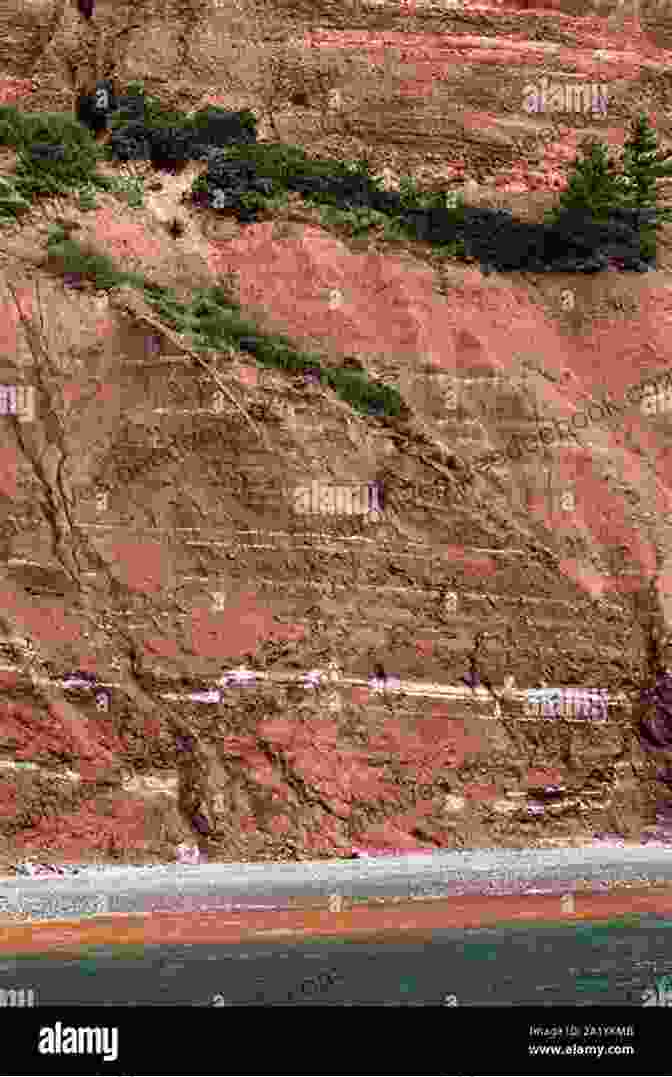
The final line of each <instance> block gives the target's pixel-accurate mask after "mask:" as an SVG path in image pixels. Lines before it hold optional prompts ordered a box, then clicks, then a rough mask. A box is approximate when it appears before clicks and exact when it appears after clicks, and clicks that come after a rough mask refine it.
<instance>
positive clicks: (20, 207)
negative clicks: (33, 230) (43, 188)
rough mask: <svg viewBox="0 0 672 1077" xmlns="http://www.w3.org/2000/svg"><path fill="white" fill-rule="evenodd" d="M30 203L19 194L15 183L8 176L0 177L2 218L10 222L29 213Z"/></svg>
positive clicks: (0, 214)
mask: <svg viewBox="0 0 672 1077" xmlns="http://www.w3.org/2000/svg"><path fill="white" fill-rule="evenodd" d="M29 209H30V202H29V201H28V200H27V199H26V198H24V197H23V195H21V194H19V192H18V191H17V189H16V186H15V184H14V182H13V181H12V180H11V179H8V178H7V177H6V176H0V218H3V219H4V220H9V219H12V218H16V217H19V216H21V214H23V213H27V212H28V210H29Z"/></svg>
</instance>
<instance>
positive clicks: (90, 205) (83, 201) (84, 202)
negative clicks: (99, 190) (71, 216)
mask: <svg viewBox="0 0 672 1077" xmlns="http://www.w3.org/2000/svg"><path fill="white" fill-rule="evenodd" d="M79 208H80V209H81V210H82V211H83V212H84V213H88V212H89V211H90V210H93V209H98V203H97V202H96V189H95V187H94V186H93V184H88V185H87V186H85V187H81V188H80V191H79Z"/></svg>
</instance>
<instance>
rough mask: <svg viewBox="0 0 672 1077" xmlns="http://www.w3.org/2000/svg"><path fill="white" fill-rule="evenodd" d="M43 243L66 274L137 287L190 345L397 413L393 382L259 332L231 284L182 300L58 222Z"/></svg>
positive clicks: (362, 407) (365, 407)
mask: <svg viewBox="0 0 672 1077" xmlns="http://www.w3.org/2000/svg"><path fill="white" fill-rule="evenodd" d="M47 249H48V252H49V255H50V258H51V262H52V266H54V267H57V268H58V270H59V272H61V273H63V274H64V275H65V274H71V275H77V276H78V277H80V278H81V279H88V280H91V281H92V282H94V283H95V285H96V287H97V288H98V289H101V290H104V289H109V288H115V287H118V286H119V285H121V284H131V285H132V286H133V287H136V288H138V290H140V291H141V292H142V293H143V295H144V297H145V299H146V301H147V303H148V304H149V305H150V306H151V307H152V309H153V311H154V312H155V313H156V314H157V315H158V316H159V317H160V318H161V320H162V321H164V322H165V323H166V325H168V326H169V327H170V328H171V329H173V330H174V331H175V332H176V333H180V334H185V335H188V336H189V337H190V338H191V341H192V346H193V348H194V350H211V349H212V350H215V351H218V350H224V349H225V348H227V347H235V348H240V349H241V350H243V351H247V352H249V353H251V354H252V355H254V358H255V359H256V361H257V362H258V363H260V364H261V365H262V366H269V367H275V368H276V369H280V370H284V371H285V372H286V373H288V374H296V373H302V372H304V371H308V370H312V371H316V372H319V374H320V377H321V381H322V383H323V384H325V385H328V386H329V387H330V388H331V389H332V390H333V391H334V392H335V393H336V394H337V395H338V396H339V397H340V398H341V399H342V400H344V401H346V402H347V403H349V404H350V405H351V407H353V408H354V409H355V410H356V411H359V412H360V413H361V414H364V415H371V414H376V415H399V414H401V411H402V408H403V400H402V398H401V396H400V395H399V393H398V391H397V390H396V389H395V388H393V387H392V386H388V385H383V384H381V383H379V382H372V381H370V380H369V379H368V377H367V375H366V374H365V373H363V372H360V371H354V370H351V369H349V368H342V369H339V368H336V369H335V368H333V367H323V366H322V365H321V362H320V357H319V356H318V355H314V354H311V353H310V352H304V351H301V350H300V349H298V348H295V347H294V345H293V344H292V342H291V341H290V340H289V339H288V338H287V337H285V336H283V335H281V334H268V333H264V332H260V330H259V328H258V327H257V325H256V324H255V323H254V322H253V321H251V320H249V319H247V318H245V317H244V316H243V315H242V314H241V309H240V304H239V303H238V301H237V299H236V298H235V296H233V295H232V288H231V287H230V286H229V287H227V286H225V285H224V284H219V285H215V286H214V287H210V288H205V289H197V290H196V291H195V292H194V294H193V296H192V298H191V300H190V302H189V303H182V302H181V301H180V300H179V299H178V298H177V296H176V294H175V292H174V291H173V289H171V288H167V287H163V286H162V285H159V284H156V283H154V282H152V281H149V280H147V279H145V278H143V277H142V276H140V275H139V274H137V273H129V272H123V271H121V270H119V269H117V267H116V266H115V264H114V262H113V260H112V259H111V258H110V257H109V256H108V255H106V254H103V253H100V252H96V251H92V250H86V249H84V248H83V247H82V246H80V244H79V243H78V242H77V241H76V240H74V239H71V238H69V237H68V236H67V235H66V233H65V231H64V229H63V228H62V227H60V226H56V227H54V228H53V229H52V230H51V232H50V235H49V238H48V240H47Z"/></svg>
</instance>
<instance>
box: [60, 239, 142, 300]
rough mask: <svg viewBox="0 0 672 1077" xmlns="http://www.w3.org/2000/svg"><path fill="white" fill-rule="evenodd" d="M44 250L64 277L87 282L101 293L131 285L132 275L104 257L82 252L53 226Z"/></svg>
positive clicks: (95, 252)
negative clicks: (91, 283)
mask: <svg viewBox="0 0 672 1077" xmlns="http://www.w3.org/2000/svg"><path fill="white" fill-rule="evenodd" d="M47 250H48V252H49V256H50V259H51V262H52V265H54V266H56V267H58V270H59V272H61V273H63V275H64V276H65V274H68V275H72V276H79V277H81V278H83V279H86V280H91V281H92V282H94V283H95V285H96V287H97V288H99V289H101V290H102V289H108V288H118V287H119V285H121V284H125V283H134V280H133V279H132V278H133V277H134V276H135V275H134V274H130V273H123V272H121V271H120V270H118V269H117V267H116V266H115V264H114V262H113V260H112V259H111V258H110V257H109V256H108V255H107V254H103V253H102V252H98V251H87V250H85V249H84V248H83V247H82V246H81V245H80V244H79V243H77V242H76V241H75V240H74V239H69V238H67V237H66V236H65V233H64V232H63V229H62V228H58V227H56V228H54V229H53V230H52V231H51V233H50V235H49V238H48V239H47ZM136 279H137V277H136Z"/></svg>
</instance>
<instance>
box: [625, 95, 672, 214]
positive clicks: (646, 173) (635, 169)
mask: <svg viewBox="0 0 672 1077" xmlns="http://www.w3.org/2000/svg"><path fill="white" fill-rule="evenodd" d="M621 169H622V173H623V174H622V179H621V191H622V199H623V204H624V205H626V206H628V207H632V208H633V209H653V208H655V207H656V202H657V191H656V185H657V181H658V179H659V178H660V177H662V176H669V175H672V161H669V160H668V161H666V160H665V158H664V156H663V155H662V154H660V153H659V152H658V138H657V136H656V132H655V131H654V129H653V128H652V127H651V126H650V124H649V121H648V120H647V118H646V115H645V113H643V112H640V113H639V115H638V116H637V117H636V118H635V119H634V120H633V121H632V123H631V129H630V137H629V138H628V139H627V141H626V142H625V145H624V146H623V153H622V156H621Z"/></svg>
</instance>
